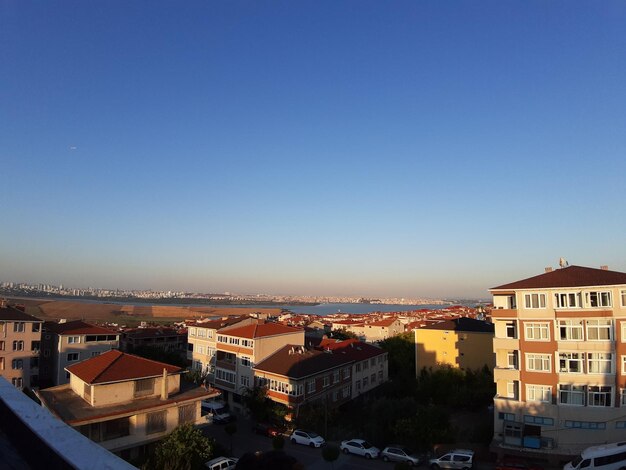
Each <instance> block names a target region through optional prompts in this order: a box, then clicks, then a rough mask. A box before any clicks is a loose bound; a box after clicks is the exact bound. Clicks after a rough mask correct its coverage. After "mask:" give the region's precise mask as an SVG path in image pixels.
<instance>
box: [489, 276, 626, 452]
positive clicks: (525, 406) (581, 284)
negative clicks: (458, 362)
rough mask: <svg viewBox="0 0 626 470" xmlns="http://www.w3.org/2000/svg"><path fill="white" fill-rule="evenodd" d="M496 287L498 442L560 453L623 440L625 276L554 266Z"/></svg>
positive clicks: (500, 447)
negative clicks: (555, 267)
mask: <svg viewBox="0 0 626 470" xmlns="http://www.w3.org/2000/svg"><path fill="white" fill-rule="evenodd" d="M491 293H492V294H493V305H494V308H493V311H492V318H493V323H494V326H495V338H494V342H493V347H494V352H495V354H496V367H495V369H494V380H495V382H496V386H497V392H496V396H495V398H494V408H495V416H494V438H493V442H492V449H493V450H494V451H495V452H498V453H500V454H502V453H503V452H504V451H505V449H506V451H507V452H509V451H510V449H519V450H520V451H522V450H523V452H524V453H529V452H534V453H536V454H538V455H543V456H550V457H552V458H553V459H558V458H559V457H562V458H566V457H567V456H571V455H575V454H578V453H579V452H580V451H581V450H582V449H584V448H586V447H588V446H590V445H594V444H601V443H607V442H616V441H620V440H624V435H625V433H626V273H621V272H615V271H609V270H608V268H607V267H602V268H601V269H594V268H587V267H580V266H569V267H564V268H562V269H557V270H552V269H551V268H546V272H545V273H543V274H541V275H538V276H534V277H531V278H528V279H524V280H521V281H516V282H512V283H509V284H504V285H501V286H498V287H494V288H492V289H491Z"/></svg>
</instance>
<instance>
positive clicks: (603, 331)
mask: <svg viewBox="0 0 626 470" xmlns="http://www.w3.org/2000/svg"><path fill="white" fill-rule="evenodd" d="M612 332H613V329H612V328H611V320H605V319H601V320H587V340H589V341H610V340H612V339H613V335H612Z"/></svg>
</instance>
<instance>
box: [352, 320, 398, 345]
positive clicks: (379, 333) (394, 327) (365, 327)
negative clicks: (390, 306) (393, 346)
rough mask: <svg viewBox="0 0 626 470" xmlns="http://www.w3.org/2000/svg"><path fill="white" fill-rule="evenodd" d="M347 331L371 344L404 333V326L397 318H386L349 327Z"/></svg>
mask: <svg viewBox="0 0 626 470" xmlns="http://www.w3.org/2000/svg"><path fill="white" fill-rule="evenodd" d="M347 329H348V331H352V332H353V333H355V334H356V335H357V336H358V337H359V338H361V339H362V340H363V341H367V342H370V343H373V342H376V341H382V340H385V339H387V338H391V337H392V336H396V335H399V334H400V333H404V325H403V324H402V322H401V321H400V320H399V319H397V318H384V319H382V320H376V321H373V322H368V323H365V324H360V325H358V324H357V325H353V326H349V327H348V328H347Z"/></svg>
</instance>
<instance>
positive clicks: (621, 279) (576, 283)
mask: <svg viewBox="0 0 626 470" xmlns="http://www.w3.org/2000/svg"><path fill="white" fill-rule="evenodd" d="M622 284H626V273H620V272H618V271H609V270H608V269H596V268H586V267H584V266H569V267H567V268H562V269H556V270H554V271H551V272H547V273H544V274H540V275H538V276H533V277H529V278H528V279H522V280H521V281H515V282H511V283H509V284H503V285H501V286H498V287H492V288H491V290H501V289H551V288H559V287H566V288H567V287H592V286H614V285H622Z"/></svg>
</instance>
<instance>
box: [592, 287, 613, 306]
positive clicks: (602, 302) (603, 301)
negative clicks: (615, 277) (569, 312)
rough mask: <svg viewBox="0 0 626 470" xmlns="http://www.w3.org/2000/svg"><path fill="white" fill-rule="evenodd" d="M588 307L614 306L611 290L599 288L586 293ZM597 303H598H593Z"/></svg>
mask: <svg viewBox="0 0 626 470" xmlns="http://www.w3.org/2000/svg"><path fill="white" fill-rule="evenodd" d="M585 299H586V300H587V307H589V308H610V307H612V306H613V298H612V295H611V291H610V290H597V291H591V292H586V293H585ZM593 303H595V304H596V305H593Z"/></svg>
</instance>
